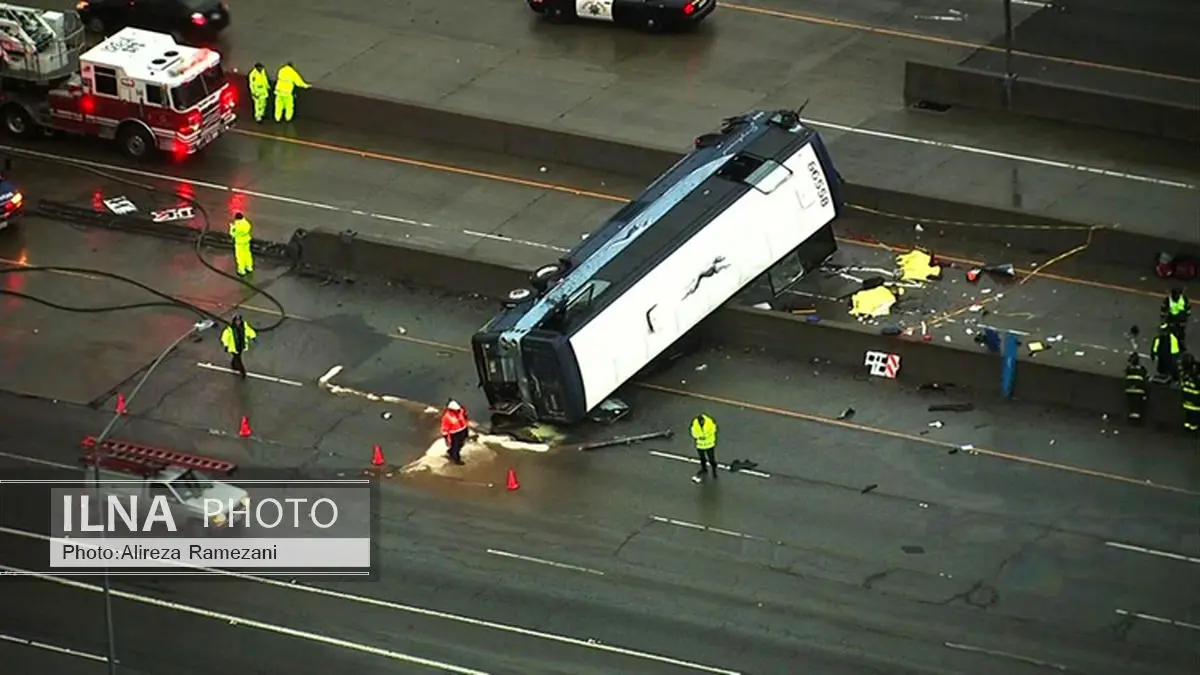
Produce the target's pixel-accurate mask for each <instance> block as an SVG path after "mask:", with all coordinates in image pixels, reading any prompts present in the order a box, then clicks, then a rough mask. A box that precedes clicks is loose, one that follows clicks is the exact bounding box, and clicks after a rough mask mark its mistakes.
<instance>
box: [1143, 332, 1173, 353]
mask: <svg viewBox="0 0 1200 675" xmlns="http://www.w3.org/2000/svg"><path fill="white" fill-rule="evenodd" d="M1167 338H1168V339H1170V340H1171V343H1170V344H1171V347H1170V349H1171V354H1172V355H1174V354H1178V353H1179V338H1177V337H1175V334H1174V333H1171V334H1170V335H1168V336H1167ZM1160 340H1162V337H1161V336H1155V338H1154V344H1153V345H1152V346H1151V347H1150V353H1151V354H1153V355H1154V356H1156V357H1157V356H1158V348H1159V346H1160V343H1159V341H1160Z"/></svg>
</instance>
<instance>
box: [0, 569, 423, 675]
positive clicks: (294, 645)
mask: <svg viewBox="0 0 1200 675" xmlns="http://www.w3.org/2000/svg"><path fill="white" fill-rule="evenodd" d="M89 583H92V584H94V583H95V580H93V581H92V582H89ZM94 587H95V588H96V589H97V590H99V586H98V585H96V586H94ZM8 597H10V598H12V600H13V601H14V602H16V603H19V605H18V606H22V607H23V612H22V615H21V616H20V617H19V618H20V624H19V625H20V626H21V627H23V629H24V631H25V633H26V634H29V635H35V636H43V639H45V640H46V641H54V640H58V641H59V642H62V641H67V640H69V642H70V644H72V645H75V647H74V648H77V649H81V650H83V649H86V650H90V651H93V652H96V653H104V651H105V642H106V641H105V633H104V606H103V602H102V596H101V594H100V593H98V592H90V591H86V590H80V589H74V588H65V587H63V586H61V585H59V584H56V583H53V582H47V581H19V582H14V583H13V585H12V587H11V589H10V591H9V595H8ZM112 602H113V623H114V626H115V638H116V645H117V654H118V659H119V660H120V662H121V666H122V669H124V666H126V665H128V666H129V667H130V668H132V669H136V670H139V671H146V672H155V673H166V672H169V673H180V674H191V673H195V674H196V675H199V674H200V673H211V672H213V670H214V669H215V670H219V671H222V672H238V671H243V672H254V673H260V672H267V669H269V670H270V672H278V671H279V670H281V669H282V670H286V671H288V672H296V673H328V672H329V671H330V670H336V671H338V672H350V671H353V672H365V673H396V672H405V673H408V672H412V673H424V672H430V671H431V669H430V668H428V667H417V666H415V665H412V664H405V663H403V662H399V661H397V660H395V659H391V658H386V657H380V656H375V655H370V654H364V653H362V652H360V651H355V650H353V649H346V648H342V647H335V646H330V645H327V644H320V643H318V642H316V641H314V640H309V639H300V638H296V637H289V636H285V635H280V634H278V633H275V632H271V631H269V630H258V629H256V628H252V627H248V626H244V625H238V624H235V623H232V622H230V621H229V620H222V618H219V617H218V618H206V617H201V616H195V615H192V614H187V613H183V612H180V611H174V610H170V609H164V608H159V607H150V606H147V605H145V604H142V603H139V602H136V601H131V600H127V599H122V598H114V599H113V601H112ZM16 618H17V617H6V618H5V619H3V620H2V621H4V622H5V623H8V622H10V621H14V620H15V619H16ZM354 637H355V636H353V635H349V636H345V638H344V639H346V640H353V639H354ZM390 642H391V643H392V644H391V645H388V644H384V645H381V646H380V647H379V648H380V649H396V647H395V642H396V640H395V639H394V638H393V639H392V640H390ZM360 644H361V643H360ZM397 651H399V650H397ZM264 664H267V665H264Z"/></svg>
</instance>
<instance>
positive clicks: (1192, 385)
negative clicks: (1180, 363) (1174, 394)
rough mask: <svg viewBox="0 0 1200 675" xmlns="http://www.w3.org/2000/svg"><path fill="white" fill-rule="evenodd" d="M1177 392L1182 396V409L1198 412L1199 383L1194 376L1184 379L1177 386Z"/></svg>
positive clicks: (1199, 409)
mask: <svg viewBox="0 0 1200 675" xmlns="http://www.w3.org/2000/svg"><path fill="white" fill-rule="evenodd" d="M1179 391H1180V393H1181V394H1182V395H1183V409H1184V410H1197V411H1200V382H1197V380H1196V377H1195V376H1191V377H1186V378H1184V379H1183V382H1181V383H1180V385H1179Z"/></svg>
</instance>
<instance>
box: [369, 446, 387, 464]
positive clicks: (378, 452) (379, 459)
mask: <svg viewBox="0 0 1200 675" xmlns="http://www.w3.org/2000/svg"><path fill="white" fill-rule="evenodd" d="M383 465H384V459H383V448H381V447H379V446H378V445H376V446H375V453H374V454H373V455H372V456H371V466H383Z"/></svg>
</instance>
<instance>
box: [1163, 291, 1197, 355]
mask: <svg viewBox="0 0 1200 675" xmlns="http://www.w3.org/2000/svg"><path fill="white" fill-rule="evenodd" d="M1191 316H1192V303H1191V302H1188V299H1187V296H1186V295H1184V294H1183V289H1182V288H1180V287H1178V286H1176V287H1175V288H1172V289H1171V292H1170V294H1168V295H1167V297H1165V298H1163V304H1162V323H1164V324H1166V326H1167V327H1168V328H1169V329H1170V330H1171V332H1172V333H1174V334H1175V336H1176V337H1178V338H1179V342H1180V343H1181V344H1184V345H1186V344H1187V323H1188V319H1190V318H1191Z"/></svg>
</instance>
